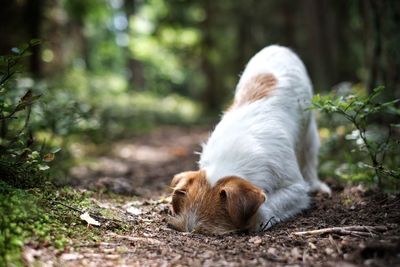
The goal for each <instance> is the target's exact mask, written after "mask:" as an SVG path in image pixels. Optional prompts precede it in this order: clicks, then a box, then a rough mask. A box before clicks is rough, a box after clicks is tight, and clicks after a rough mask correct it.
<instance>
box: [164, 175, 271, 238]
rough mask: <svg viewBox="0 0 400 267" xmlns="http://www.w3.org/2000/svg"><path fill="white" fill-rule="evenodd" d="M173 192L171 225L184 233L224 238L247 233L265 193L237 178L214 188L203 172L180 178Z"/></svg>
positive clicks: (227, 178)
mask: <svg viewBox="0 0 400 267" xmlns="http://www.w3.org/2000/svg"><path fill="white" fill-rule="evenodd" d="M171 187H172V188H173V193H172V208H173V212H174V217H172V218H171V221H170V223H171V225H172V226H173V227H174V228H175V229H177V230H179V231H183V232H198V233H212V234H224V233H229V232H234V231H238V230H246V229H248V228H249V227H251V226H252V224H253V223H254V222H255V219H256V218H255V217H256V213H257V210H258V208H259V207H260V205H261V204H262V203H264V201H265V200H266V196H265V194H264V192H263V191H262V190H261V189H260V188H258V187H256V186H254V185H253V184H251V183H250V182H248V181H246V180H244V179H242V178H240V177H236V176H229V177H224V178H222V179H220V180H219V181H218V182H217V183H216V184H215V185H214V186H211V185H210V184H209V183H208V181H207V179H206V173H205V172H204V171H191V172H183V173H180V174H177V175H176V176H175V177H174V178H173V179H172V182H171Z"/></svg>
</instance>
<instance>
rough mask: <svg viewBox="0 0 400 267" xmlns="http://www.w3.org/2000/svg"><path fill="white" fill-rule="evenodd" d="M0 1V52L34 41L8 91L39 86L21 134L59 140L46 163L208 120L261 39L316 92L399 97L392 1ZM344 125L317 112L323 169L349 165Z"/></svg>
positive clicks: (398, 42) (51, 143)
mask: <svg viewBox="0 0 400 267" xmlns="http://www.w3.org/2000/svg"><path fill="white" fill-rule="evenodd" d="M1 2H2V3H1V5H0V6H1V9H0V25H1V26H0V36H1V42H0V54H1V55H7V54H10V53H11V52H10V51H11V50H12V48H13V47H18V46H19V45H21V44H24V43H28V42H29V41H30V40H32V39H39V40H41V44H40V45H36V46H33V47H32V48H31V52H32V54H31V56H30V57H27V58H25V59H24V66H25V68H24V71H20V72H18V73H17V74H16V81H15V83H14V85H13V86H14V88H15V90H13V92H12V93H11V95H14V99H15V101H17V100H18V99H19V98H18V97H20V96H21V94H23V92H24V91H26V90H28V89H32V90H33V91H34V92H35V93H36V94H41V95H42V96H41V99H40V101H39V102H38V104H37V105H36V106H35V107H34V109H32V114H31V115H30V116H31V117H30V131H31V132H33V133H34V136H35V140H38V143H39V144H45V145H46V146H48V147H62V148H63V151H62V153H61V155H60V156H58V157H57V158H56V159H57V160H58V161H59V162H60V164H61V165H60V166H61V167H58V168H56V169H55V170H54V171H55V172H58V171H60V172H62V173H65V171H66V170H68V169H69V168H70V167H71V166H74V165H75V164H76V155H77V154H79V153H78V152H79V151H81V150H82V147H84V146H88V145H89V144H95V146H96V147H97V148H99V147H101V146H99V144H109V143H111V142H112V141H113V140H118V139H121V138H127V137H131V136H135V135H138V134H141V133H146V132H148V131H149V130H151V129H153V128H154V127H155V126H159V125H164V124H167V125H179V126H193V125H198V124H202V125H204V124H206V125H211V124H210V122H213V121H217V120H218V118H219V114H221V111H222V110H223V109H224V107H226V106H227V105H228V104H229V102H230V101H231V99H232V97H233V92H234V88H235V84H236V83H237V81H238V78H239V75H240V73H241V71H242V70H243V69H244V67H245V64H246V62H247V61H248V60H249V59H250V58H251V57H252V55H254V54H255V53H256V52H257V51H259V50H260V49H261V48H263V47H264V46H266V45H269V44H280V45H284V46H288V47H291V48H292V49H293V50H294V51H295V52H297V53H298V54H299V55H300V57H301V58H302V59H303V61H304V62H305V65H306V66H307V68H308V71H309V74H310V76H311V80H312V81H313V83H314V87H315V92H316V93H321V94H325V93H328V92H330V91H331V90H332V88H334V89H336V90H341V89H343V90H353V89H354V90H356V91H357V92H359V93H361V94H367V93H370V92H372V89H373V88H375V87H376V86H378V85H384V86H385V87H386V89H385V90H384V91H383V93H382V96H381V97H382V98H383V99H394V98H398V97H400V90H399V87H400V75H398V70H399V69H400V49H399V47H400V31H399V22H400V1H397V0H385V1H375V0H353V1H348V0H336V1H328V0H304V1H289V0H280V1H254V0H246V1H244V0H243V1H241V0H236V1H234V0H230V1H228V0H220V1H212V0H201V1H200V0H193V1H185V0H168V1H166V0H148V1H145V0H85V1H82V0H14V1H4V0H3V1H1ZM17 96H18V97H17ZM15 101H14V102H15ZM381 120H382V119H381V118H380V119H377V120H375V121H378V122H379V121H381ZM343 123H344V122H343V121H339V122H337V123H335V120H333V119H332V118H328V119H326V118H325V119H324V118H320V126H321V137H322V139H323V141H324V142H325V144H328V146H325V147H324V148H323V149H322V152H321V153H322V167H321V172H322V174H324V175H327V176H335V175H336V176H337V175H339V174H338V171H337V169H338V166H341V167H343V166H342V165H341V164H343V162H347V161H352V162H357V159H354V160H353V158H354V157H353V156H346V153H350V152H349V151H350V150H351V148H349V149H346V151H343V149H342V148H343V146H344V145H345V144H348V143H346V140H345V139H346V134H347V133H348V131H349V130H351V127H350V126H349V127H347V126H346V125H344V124H343ZM346 127H347V128H346ZM76 144H81V146H80V147H79V148H77V145H76ZM349 146H350V145H349ZM86 148H87V147H86ZM74 149H75V150H74ZM74 151H75V152H76V153H75V154H76V155H75V157H74ZM332 155H335V158H333V156H332ZM73 158H75V160H73ZM80 161H82V160H80ZM336 162H339V163H338V164H336ZM355 166H356V165H355ZM347 167H348V166H347ZM342 169H343V168H342ZM58 175H60V176H63V175H62V174H60V173H59V174H58Z"/></svg>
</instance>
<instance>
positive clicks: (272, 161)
mask: <svg viewBox="0 0 400 267" xmlns="http://www.w3.org/2000/svg"><path fill="white" fill-rule="evenodd" d="M311 97H312V88H311V84H310V81H309V78H308V75H307V72H306V70H305V67H304V65H303V63H302V62H301V60H300V59H299V58H298V57H297V55H296V54H295V53H293V52H292V51H291V50H290V49H288V48H285V47H281V46H277V45H273V46H268V47H266V48H264V49H263V50H261V51H260V52H258V53H257V54H256V55H255V56H254V57H253V58H252V59H251V60H250V61H249V63H248V65H247V66H246V69H245V70H244V72H243V74H242V76H241V78H240V81H239V83H238V85H237V87H236V93H235V99H234V103H233V105H232V106H231V108H230V109H229V110H228V111H227V112H226V113H225V115H224V117H223V119H222V120H221V122H220V123H219V124H218V125H217V127H216V129H215V130H214V132H213V134H212V135H211V137H210V139H209V141H208V142H207V144H206V145H205V146H204V149H203V153H202V156H201V160H200V168H201V169H205V170H207V173H208V179H209V180H210V182H211V183H215V182H216V181H217V180H218V179H219V178H220V177H224V176H226V175H232V174H235V175H240V176H241V177H246V179H248V180H249V181H251V182H253V183H254V184H256V185H257V186H260V187H261V188H263V189H265V190H269V191H272V190H274V189H277V188H279V187H280V186H281V185H286V184H290V183H293V182H294V180H297V179H298V177H299V175H297V170H298V166H297V162H296V161H303V158H304V157H305V156H306V155H303V154H302V144H303V143H304V141H305V139H306V138H305V137H306V136H307V133H308V131H309V128H310V125H311V123H313V124H315V122H313V120H314V119H313V117H312V113H311V112H310V111H306V108H307V107H308V106H309V105H310V100H311ZM314 137H315V136H314ZM309 145H312V147H313V150H318V145H319V144H318V137H317V138H316V140H313V143H312V144H309ZM313 157H314V156H313ZM296 158H297V160H296ZM313 168H314V169H315V166H314V167H313ZM315 174H316V172H315ZM266 177H268V179H266ZM307 178H308V177H307ZM307 178H306V179H307ZM312 179H314V177H313V178H312Z"/></svg>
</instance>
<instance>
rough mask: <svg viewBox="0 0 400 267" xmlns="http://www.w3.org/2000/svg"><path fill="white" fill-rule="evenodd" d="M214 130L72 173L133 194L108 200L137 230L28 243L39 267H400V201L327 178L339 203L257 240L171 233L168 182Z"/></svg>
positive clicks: (170, 134) (118, 154) (317, 206)
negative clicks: (59, 243) (359, 229)
mask: <svg viewBox="0 0 400 267" xmlns="http://www.w3.org/2000/svg"><path fill="white" fill-rule="evenodd" d="M208 131H209V129H204V128H196V129H182V128H174V127H167V128H165V127H164V128H161V129H159V130H157V131H155V132H153V133H151V134H149V135H146V136H142V137H138V138H135V139H133V140H124V141H121V142H118V143H115V144H112V146H110V147H112V149H110V150H109V153H107V154H105V155H103V156H101V157H99V158H98V159H97V160H96V161H95V162H92V163H91V164H86V165H83V166H78V167H76V168H74V169H73V170H72V171H71V176H72V178H73V179H72V183H73V184H74V185H75V186H77V187H86V188H89V189H92V190H103V191H104V190H106V191H113V192H116V193H118V194H125V195H128V196H132V199H131V200H129V199H128V200H127V201H126V202H124V203H120V202H117V201H114V200H113V199H112V198H99V199H98V202H99V203H101V205H102V206H103V207H104V206H107V207H109V208H112V209H114V210H119V211H120V213H121V216H122V217H123V218H124V220H126V222H127V224H128V225H129V226H130V227H131V232H130V233H129V234H125V235H121V234H117V233H116V232H114V231H112V230H106V229H105V232H104V236H103V238H102V240H99V241H98V242H92V243H91V242H87V241H85V240H84V239H82V240H74V241H73V244H72V245H71V246H69V247H67V248H66V249H65V250H64V251H57V250H55V249H52V248H51V247H48V248H40V249H37V248H32V247H29V246H26V247H25V249H24V258H25V261H26V262H27V264H28V265H34V264H38V265H35V266H97V267H100V266H349V267H350V266H385V267H386V266H400V227H399V223H400V195H399V194H389V193H383V192H381V191H376V190H365V189H364V188H363V187H362V186H349V185H344V184H343V183H340V182H338V181H336V180H328V181H327V182H328V183H329V184H330V186H331V188H332V189H333V194H332V197H330V198H329V197H326V196H322V195H314V196H313V206H312V207H311V208H310V209H308V210H307V211H305V212H303V213H302V214H300V215H298V216H296V217H295V218H293V219H291V220H289V221H286V222H283V223H280V224H278V225H276V226H274V227H272V228H271V229H269V230H268V231H266V232H263V233H258V234H246V233H240V234H230V235H224V236H207V235H200V234H192V233H181V232H177V231H175V230H173V229H171V228H169V227H168V216H170V211H169V203H168V197H167V196H168V194H169V188H168V184H169V182H170V180H171V178H172V176H173V175H174V174H175V173H178V172H181V171H184V170H191V169H195V168H196V161H197V160H198V155H195V154H194V153H193V151H200V145H199V144H200V143H201V142H203V141H205V140H206V138H207V135H208ZM355 225H360V226H384V227H383V230H379V231H376V232H368V231H367V232H363V233H356V232H353V233H350V234H349V233H347V234H346V233H338V232H330V233H325V234H314V235H311V234H310V235H296V234H295V233H296V232H299V231H308V230H316V229H323V228H330V227H345V226H355Z"/></svg>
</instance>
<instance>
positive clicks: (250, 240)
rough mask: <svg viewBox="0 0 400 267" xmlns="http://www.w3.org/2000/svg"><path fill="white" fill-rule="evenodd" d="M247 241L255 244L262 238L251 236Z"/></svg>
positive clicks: (260, 241) (259, 242)
mask: <svg viewBox="0 0 400 267" xmlns="http://www.w3.org/2000/svg"><path fill="white" fill-rule="evenodd" d="M249 242H250V243H253V244H255V245H259V244H261V243H262V239H261V237H259V236H254V237H252V238H250V239H249Z"/></svg>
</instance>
